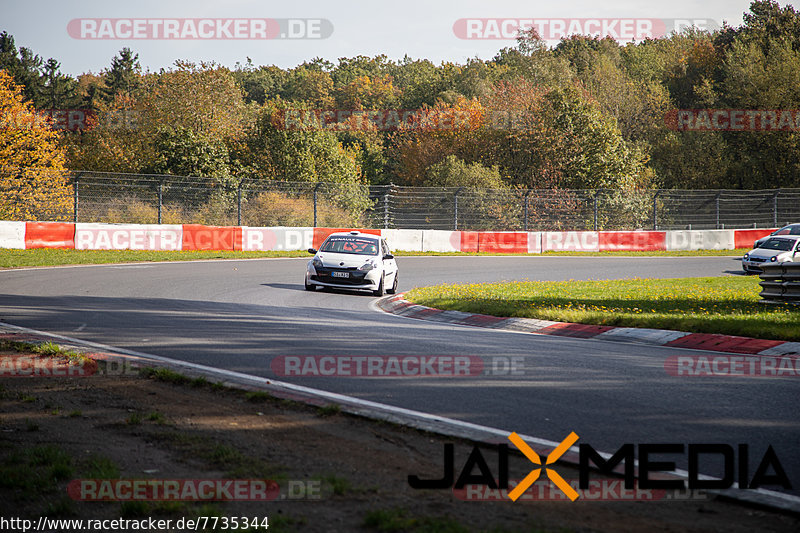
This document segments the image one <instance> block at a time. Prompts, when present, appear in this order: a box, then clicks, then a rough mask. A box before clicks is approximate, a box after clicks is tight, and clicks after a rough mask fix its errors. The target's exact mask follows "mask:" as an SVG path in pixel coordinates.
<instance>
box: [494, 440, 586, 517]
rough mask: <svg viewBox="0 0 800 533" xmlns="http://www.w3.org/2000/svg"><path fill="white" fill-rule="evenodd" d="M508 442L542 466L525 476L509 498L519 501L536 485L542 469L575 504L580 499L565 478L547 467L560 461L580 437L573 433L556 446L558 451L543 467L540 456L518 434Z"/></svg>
mask: <svg viewBox="0 0 800 533" xmlns="http://www.w3.org/2000/svg"><path fill="white" fill-rule="evenodd" d="M508 440H510V441H511V442H513V443H514V446H516V447H517V448H518V449H519V451H521V452H522V453H523V455H525V457H527V458H528V460H529V461H530V462H532V463H534V464H537V465H540V468H534V469H533V470H531V472H530V473H529V474H528V475H527V476H525V478H524V479H523V480H522V481H520V482H519V484H518V485H517V486H516V487H514V490H512V491H511V492H509V493H508V497H509V498H511V499H512V500H513V501H517V500H518V499H519V497H520V496H522V494H523V493H524V492H525V491H526V490H528V487H530V486H531V485H533V484H534V483H536V480H537V479H539V474H541V472H542V468H544V469H545V471H546V472H547V477H548V478H550V481H552V482H553V483H555V485H556V487H558V488H559V489H561V491H562V492H563V493H564V494H566V495H567V497H568V498H569V499H570V500H572V501H573V502H574V501H575V500H577V499H578V496H579V495H578V493H577V492H575V489H573V488H572V487H570V486H569V483H567V482H566V481H565V480H564V478H563V477H561V476H560V475H559V473H558V472H556V471H555V470H553V469H551V468H547V465H551V464H553V463H555V462H556V461H558V460H559V459H560V458H561V456H562V455H564V452H566V451H567V450H569V449H570V447H571V446H572V445H573V444H575V441H577V440H578V435H576V434H575V432H574V431H573V432H572V433H570V434H569V435H567V438H565V439H564V440H562V441H561V444H559V445H558V446H556V449H555V450H553V451H552V452H550V454H549V455H548V456H547V461H545V463H544V466H543V467H542V466H541V464H542V459H541V458H540V457H539V454H538V453H536V452H535V451H533V449H531V447H530V446H528V444H527V443H526V442H525V441H524V440H522V438H521V437H520V436H519V435H517V434H516V433H512V434H511V435H509V436H508Z"/></svg>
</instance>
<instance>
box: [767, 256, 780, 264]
mask: <svg viewBox="0 0 800 533" xmlns="http://www.w3.org/2000/svg"><path fill="white" fill-rule="evenodd" d="M769 260H770V261H771V262H773V263H774V262H775V261H777V260H778V256H777V255H773V256H772V257H770V258H769Z"/></svg>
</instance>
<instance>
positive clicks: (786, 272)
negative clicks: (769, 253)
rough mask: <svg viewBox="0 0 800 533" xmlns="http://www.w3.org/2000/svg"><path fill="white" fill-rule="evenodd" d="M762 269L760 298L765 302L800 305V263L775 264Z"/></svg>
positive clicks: (764, 266)
mask: <svg viewBox="0 0 800 533" xmlns="http://www.w3.org/2000/svg"><path fill="white" fill-rule="evenodd" d="M761 269H762V270H763V272H762V273H761V282H760V283H759V285H761V287H762V290H761V292H760V293H759V296H761V297H762V298H763V299H764V301H766V302H789V303H795V304H800V263H788V262H787V263H775V264H769V265H763V266H762V267H761Z"/></svg>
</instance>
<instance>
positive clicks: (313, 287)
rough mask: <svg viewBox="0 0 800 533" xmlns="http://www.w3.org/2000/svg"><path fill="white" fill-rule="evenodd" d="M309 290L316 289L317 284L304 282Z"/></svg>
mask: <svg viewBox="0 0 800 533" xmlns="http://www.w3.org/2000/svg"><path fill="white" fill-rule="evenodd" d="M304 284H305V287H306V290H307V291H316V290H317V287H316V286H315V285H309V284H308V282H307V281H306V282H304Z"/></svg>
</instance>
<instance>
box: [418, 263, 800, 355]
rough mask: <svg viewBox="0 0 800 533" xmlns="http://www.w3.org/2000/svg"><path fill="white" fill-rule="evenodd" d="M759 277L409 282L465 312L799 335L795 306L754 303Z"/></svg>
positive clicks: (434, 301) (440, 303)
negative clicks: (427, 285)
mask: <svg viewBox="0 0 800 533" xmlns="http://www.w3.org/2000/svg"><path fill="white" fill-rule="evenodd" d="M758 281H759V280H758V278H756V277H744V276H742V277H739V276H720V277H708V278H679V279H638V278H637V279H624V280H610V281H572V280H570V281H559V282H544V281H523V282H510V283H488V284H474V285H438V286H434V287H425V288H419V289H413V290H411V291H409V292H407V293H406V298H407V299H408V300H410V301H412V302H414V303H417V304H420V305H426V306H429V307H435V308H437V309H450V310H456V311H464V312H468V313H482V314H487V315H495V316H506V317H525V318H538V319H544V320H555V321H561V322H578V323H582V324H598V325H606V326H624V327H637V328H658V329H672V330H678V331H688V332H692V333H723V334H728V335H742V336H745V337H756V338H762V339H776V340H787V341H797V340H800V308H798V307H794V306H790V305H764V304H760V303H758V301H759V299H760V298H759V296H758V293H759V290H760V287H759V286H758Z"/></svg>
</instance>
